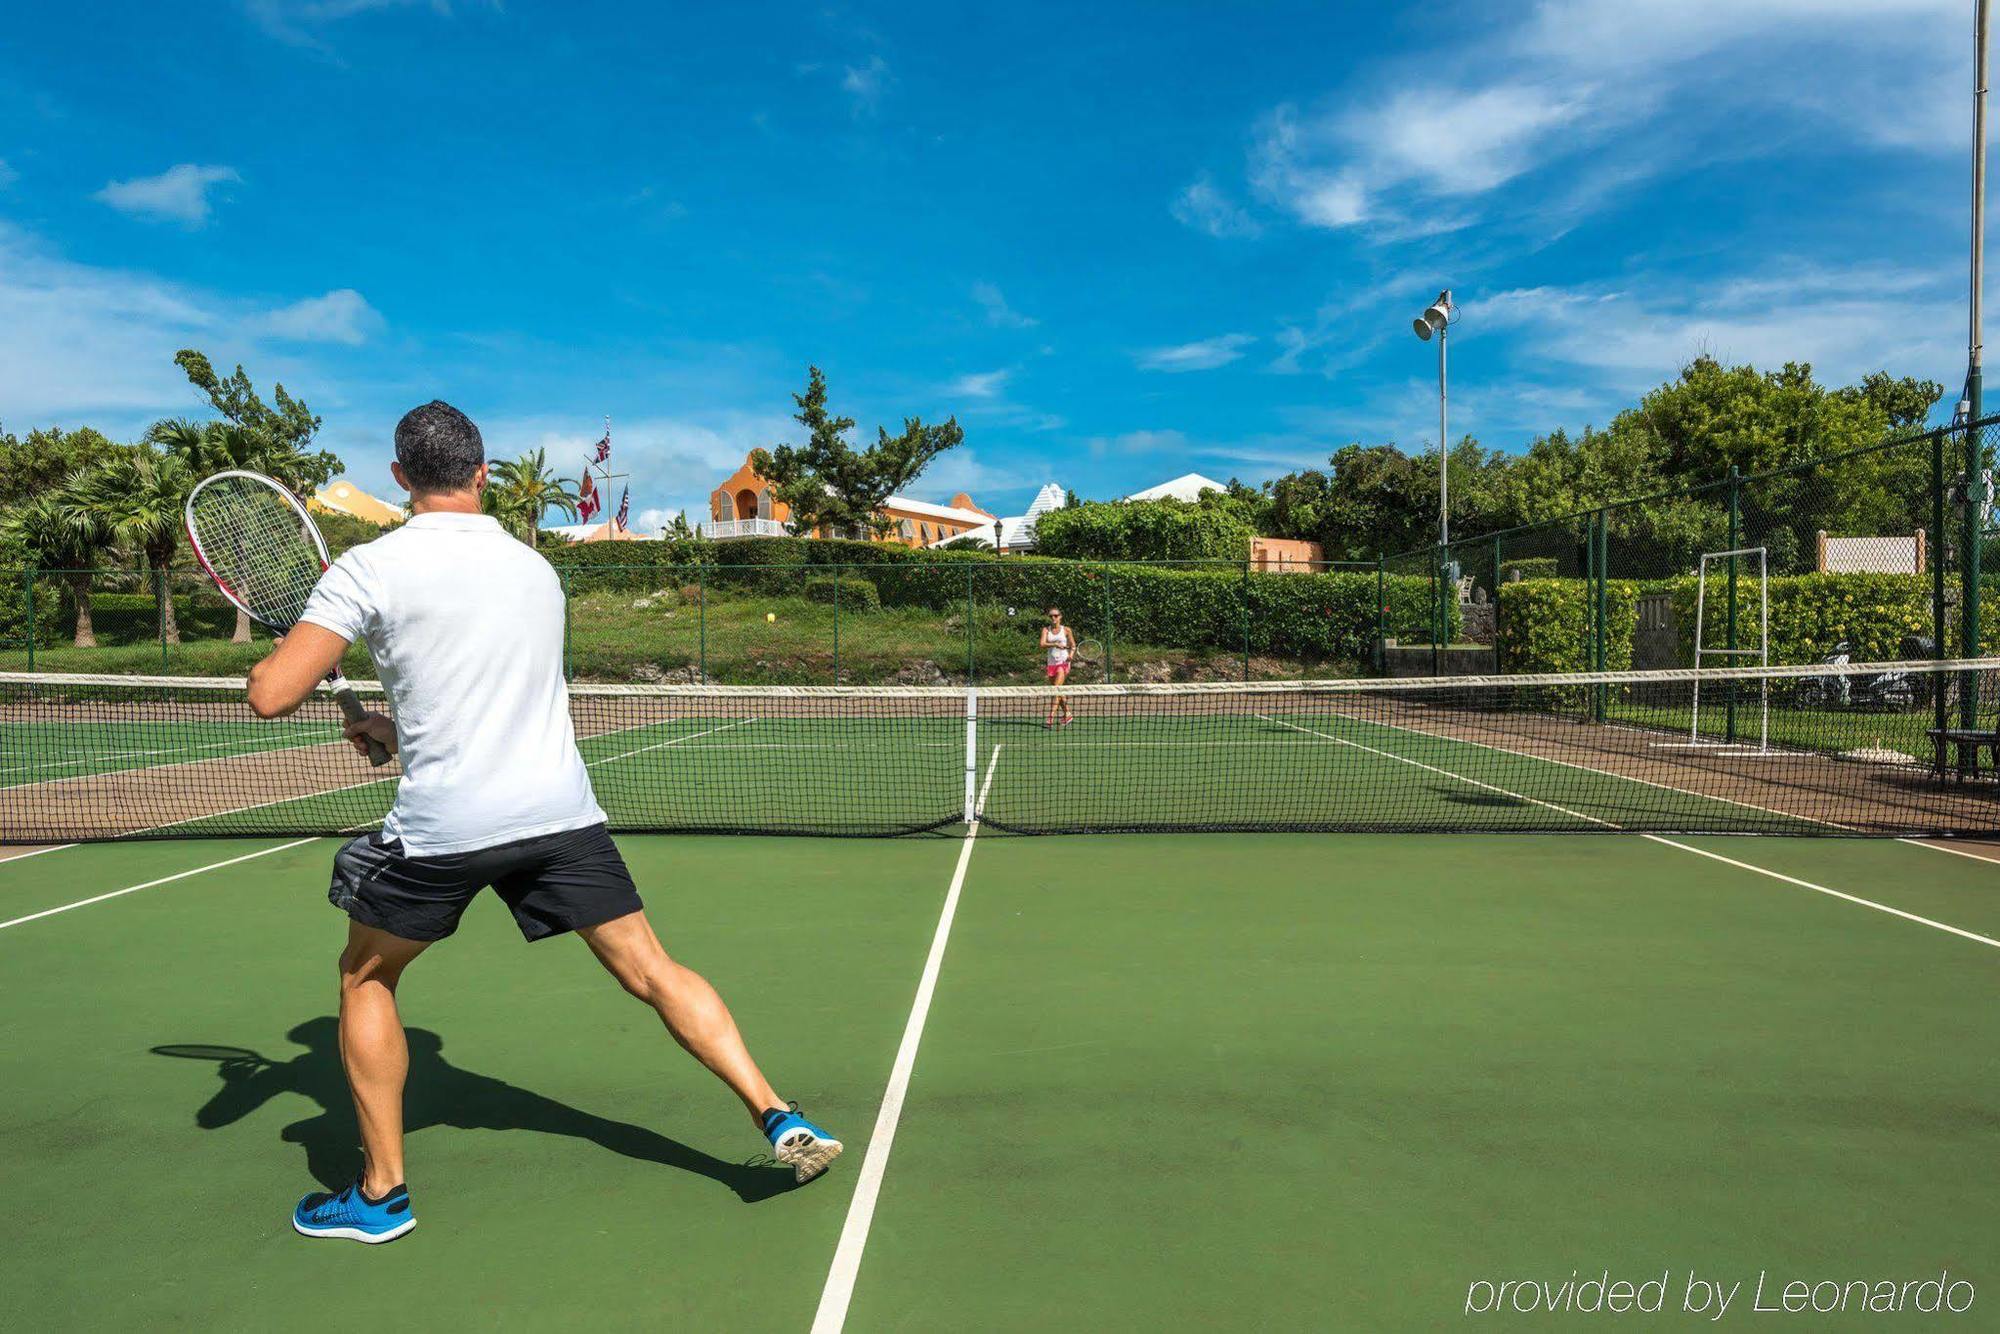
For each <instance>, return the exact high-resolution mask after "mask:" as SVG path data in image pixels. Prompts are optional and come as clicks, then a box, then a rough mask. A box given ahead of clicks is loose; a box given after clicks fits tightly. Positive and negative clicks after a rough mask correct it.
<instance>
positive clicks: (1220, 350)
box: [1137, 333, 1257, 372]
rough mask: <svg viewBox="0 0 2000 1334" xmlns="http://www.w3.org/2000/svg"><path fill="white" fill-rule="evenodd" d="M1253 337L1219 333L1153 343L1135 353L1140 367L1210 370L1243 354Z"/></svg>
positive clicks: (1143, 368) (1147, 369) (1167, 369)
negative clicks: (1175, 342) (1169, 344)
mask: <svg viewBox="0 0 2000 1334" xmlns="http://www.w3.org/2000/svg"><path fill="white" fill-rule="evenodd" d="M1256 341H1257V340H1256V338H1255V337H1253V336H1252V335H1250V334H1244V333H1232V334H1221V335H1218V336H1217V337H1214V338H1204V339H1201V340H1200V341H1198V342H1193V343H1181V344H1178V345H1177V346H1174V347H1155V348H1149V349H1147V350H1146V351H1144V352H1141V353H1139V354H1138V356H1137V361H1138V364H1139V369H1140V370H1142V371H1176V372H1177V371H1212V370H1214V369H1215V368H1216V367H1218V366H1227V365H1228V364H1229V363H1230V362H1232V361H1236V360H1238V359H1240V358H1241V357H1242V356H1243V350H1244V349H1245V348H1247V347H1249V346H1250V345H1251V344H1252V343H1255V342H1256Z"/></svg>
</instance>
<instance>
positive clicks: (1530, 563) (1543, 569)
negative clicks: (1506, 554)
mask: <svg viewBox="0 0 2000 1334" xmlns="http://www.w3.org/2000/svg"><path fill="white" fill-rule="evenodd" d="M1558 573H1560V571H1559V570H1558V568H1557V566H1556V558H1555V557H1554V556H1523V557H1521V558H1520V559H1519V560H1503V561H1501V562H1500V582H1501V583H1503V584H1504V583H1506V582H1507V581H1508V580H1509V579H1514V580H1516V581H1517V582H1518V581H1519V580H1521V579H1553V578H1555V577H1556V576H1557V574H1558Z"/></svg>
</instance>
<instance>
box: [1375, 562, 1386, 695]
mask: <svg viewBox="0 0 2000 1334" xmlns="http://www.w3.org/2000/svg"><path fill="white" fill-rule="evenodd" d="M1375 670H1376V672H1378V673H1382V672H1387V671H1388V670H1389V562H1388V558H1387V557H1385V556H1383V555H1382V553H1380V552H1379V551H1378V552H1376V553H1375Z"/></svg>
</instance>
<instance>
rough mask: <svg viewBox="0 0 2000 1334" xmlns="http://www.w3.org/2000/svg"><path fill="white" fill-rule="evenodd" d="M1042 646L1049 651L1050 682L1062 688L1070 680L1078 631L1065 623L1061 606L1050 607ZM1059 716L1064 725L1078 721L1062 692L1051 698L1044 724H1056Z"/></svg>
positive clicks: (1043, 630)
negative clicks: (1071, 657) (1071, 658)
mask: <svg viewBox="0 0 2000 1334" xmlns="http://www.w3.org/2000/svg"><path fill="white" fill-rule="evenodd" d="M1042 647H1043V648H1045V649H1047V650H1048V651H1049V683H1050V684H1051V685H1054V686H1056V687H1058V689H1060V687H1061V686H1062V685H1064V684H1065V683H1066V682H1067V681H1068V680H1069V660H1070V654H1071V653H1073V652H1074V651H1075V649H1076V631H1074V630H1072V629H1070V628H1069V627H1068V626H1066V625H1064V624H1063V617H1062V608H1060V607H1050V608H1049V623H1048V624H1047V625H1045V626H1043V627H1042ZM1058 716H1060V719H1061V724H1062V726H1064V727H1068V726H1069V725H1070V724H1071V723H1073V722H1075V721H1076V715H1075V714H1074V713H1071V712H1070V708H1069V701H1068V700H1067V699H1065V698H1064V697H1063V696H1062V695H1061V694H1060V693H1058V694H1056V695H1054V696H1052V697H1051V698H1050V700H1049V716H1048V717H1046V718H1044V719H1043V720H1042V726H1043V727H1054V726H1056V724H1057V719H1058Z"/></svg>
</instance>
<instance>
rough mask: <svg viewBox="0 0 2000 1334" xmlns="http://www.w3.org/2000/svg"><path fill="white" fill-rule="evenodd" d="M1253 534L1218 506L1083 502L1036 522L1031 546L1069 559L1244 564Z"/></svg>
mask: <svg viewBox="0 0 2000 1334" xmlns="http://www.w3.org/2000/svg"><path fill="white" fill-rule="evenodd" d="M1253 536H1255V534H1253V533H1252V532H1251V531H1250V525H1249V524H1247V523H1245V522H1244V521H1243V519H1242V518H1241V517H1239V516H1238V515H1236V514H1235V513H1232V512H1231V511H1230V510H1228V509H1226V508H1223V507H1222V506H1219V505H1204V504H1201V503H1199V502H1190V501H1185V500H1172V499H1168V500H1087V501H1084V502H1083V503H1081V504H1077V505H1069V506H1065V507H1064V508H1062V509H1057V510H1050V511H1049V512H1048V513H1047V514H1044V515H1043V516H1042V517H1041V518H1040V519H1037V520H1036V521H1035V545H1036V546H1037V547H1038V548H1039V549H1040V550H1041V551H1042V552H1044V553H1045V554H1047V555H1050V556H1054V557H1057V558H1059V559H1068V560H1115V561H1132V560H1239V561H1240V560H1243V559H1245V558H1246V557H1248V556H1249V554H1250V540H1251V538H1252V537H1253Z"/></svg>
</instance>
